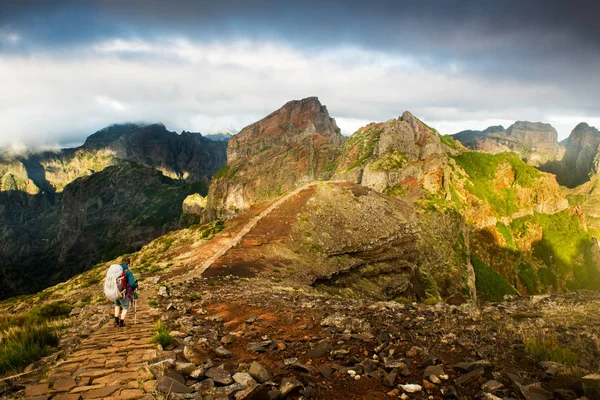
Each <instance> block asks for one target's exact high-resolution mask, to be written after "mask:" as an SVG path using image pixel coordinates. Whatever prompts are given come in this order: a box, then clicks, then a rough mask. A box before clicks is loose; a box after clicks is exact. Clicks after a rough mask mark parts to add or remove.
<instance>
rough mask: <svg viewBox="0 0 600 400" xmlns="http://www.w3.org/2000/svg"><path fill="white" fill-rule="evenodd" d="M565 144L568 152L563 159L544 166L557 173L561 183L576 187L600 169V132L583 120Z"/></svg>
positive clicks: (545, 168) (547, 169)
mask: <svg viewBox="0 0 600 400" xmlns="http://www.w3.org/2000/svg"><path fill="white" fill-rule="evenodd" d="M564 145H565V147H566V152H565V155H564V157H563V158H562V160H560V161H558V162H554V163H548V164H547V165H544V166H543V167H542V168H543V169H544V170H546V171H548V172H551V173H553V174H556V178H557V179H558V182H559V183H560V184H561V185H563V186H567V187H569V188H574V187H576V186H579V185H581V184H583V183H585V182H587V181H589V180H590V177H591V176H592V175H594V174H597V173H598V171H599V170H600V155H599V154H600V151H599V146H600V132H599V131H598V130H597V129H596V128H594V127H593V126H589V125H588V124H586V123H585V122H582V123H580V124H579V125H577V126H576V127H575V129H573V131H572V132H571V135H569V137H568V138H567V139H566V140H565V141H564Z"/></svg>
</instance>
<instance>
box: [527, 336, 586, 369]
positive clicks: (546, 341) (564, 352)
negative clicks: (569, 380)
mask: <svg viewBox="0 0 600 400" xmlns="http://www.w3.org/2000/svg"><path fill="white" fill-rule="evenodd" d="M524 344H525V350H526V351H527V352H529V353H531V354H533V355H534V356H535V357H537V358H538V359H539V360H540V361H553V362H557V363H561V364H564V365H575V364H577V362H578V361H579V356H578V355H577V354H576V353H575V352H574V351H573V350H571V349H569V348H566V347H562V346H561V345H560V344H558V342H557V340H556V338H555V337H554V336H545V337H534V338H528V339H525V340H524Z"/></svg>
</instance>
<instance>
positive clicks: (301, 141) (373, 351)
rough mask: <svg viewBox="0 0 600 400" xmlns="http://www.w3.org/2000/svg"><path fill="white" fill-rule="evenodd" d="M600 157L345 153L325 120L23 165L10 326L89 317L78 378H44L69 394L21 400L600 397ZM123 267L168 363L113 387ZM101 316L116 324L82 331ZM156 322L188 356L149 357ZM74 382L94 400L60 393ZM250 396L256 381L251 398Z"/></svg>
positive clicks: (416, 126)
mask: <svg viewBox="0 0 600 400" xmlns="http://www.w3.org/2000/svg"><path fill="white" fill-rule="evenodd" d="M597 136H599V135H598V131H597V130H596V129H595V128H592V127H589V126H587V125H585V124H580V125H578V126H577V127H576V128H575V129H574V130H573V133H572V134H571V136H570V138H569V139H567V140H566V141H564V142H562V143H558V141H557V135H556V131H555V130H554V129H553V128H552V127H551V126H550V125H548V124H541V123H529V122H516V123H515V124H513V125H512V126H511V127H509V128H508V129H504V128H503V127H490V128H489V129H488V130H486V131H482V132H477V131H469V132H462V133H460V134H457V135H455V136H454V138H456V139H457V140H454V138H453V136H450V135H442V134H440V133H439V132H438V131H437V130H435V129H434V128H431V127H429V126H428V125H426V124H425V123H424V122H422V121H421V120H419V119H418V118H417V117H416V116H414V115H413V114H411V113H410V112H408V111H406V112H404V113H402V114H401V115H400V116H399V117H398V118H394V119H390V120H388V121H385V122H376V123H371V124H368V125H366V126H364V127H362V128H360V129H359V130H358V131H357V132H355V133H354V134H353V135H352V136H350V137H348V138H346V137H344V136H342V135H341V133H340V130H339V128H338V127H337V124H336V122H335V120H334V119H333V118H331V117H330V115H329V113H328V110H327V108H326V107H325V106H324V105H322V104H321V103H320V101H319V100H318V99H317V98H316V97H310V98H306V99H303V100H296V101H291V102H288V103H286V104H285V105H284V106H282V107H281V108H280V109H279V110H277V111H275V112H273V113H271V114H269V115H268V116H266V117H265V118H263V119H262V120H260V121H257V122H255V123H253V124H251V125H249V126H247V127H246V128H244V129H242V130H241V131H240V132H239V133H237V134H236V135H233V136H232V137H231V138H229V139H228V141H209V140H208V139H205V138H204V137H203V136H201V135H199V134H192V133H187V132H183V133H182V134H181V135H177V134H176V133H172V132H168V131H167V130H166V128H165V127H164V126H162V125H147V126H140V125H122V126H112V127H109V128H106V129H104V130H102V131H99V132H97V133H95V134H93V135H91V136H90V137H89V138H88V139H87V141H86V142H85V144H84V145H83V146H81V147H80V148H77V149H70V150H64V151H62V152H60V153H42V154H38V155H30V156H28V157H25V156H21V157H15V156H11V157H12V158H10V157H8V156H4V158H3V160H2V163H0V175H1V176H0V179H1V182H2V191H0V220H1V221H2V228H0V235H2V236H1V237H2V242H1V243H2V245H1V246H0V264H1V266H2V268H1V271H0V274H2V280H1V282H2V286H1V287H0V290H1V292H2V293H5V294H6V295H5V296H4V297H12V296H14V295H17V294H18V295H21V296H19V297H12V298H9V299H7V300H4V301H3V302H2V303H0V304H2V308H3V311H5V312H6V313H10V314H15V315H18V314H20V313H27V312H29V310H32V309H35V308H36V307H41V306H43V305H44V304H55V303H57V302H58V303H61V304H68V305H69V307H70V308H74V311H72V312H71V316H70V317H69V319H68V321H70V322H69V324H70V328H68V330H67V333H66V335H67V336H66V337H67V338H68V339H66V340H65V339H63V342H62V343H63V344H61V346H62V347H61V351H63V352H64V356H63V355H61V356H60V357H64V360H63V361H60V362H59V364H58V365H56V362H55V360H53V359H47V360H46V364H44V362H41V364H36V366H37V367H40V368H42V367H43V368H47V369H48V370H49V371H50V373H49V376H48V377H47V378H41V377H39V376H36V375H35V374H34V375H32V376H31V377H29V378H28V377H26V378H24V379H25V380H24V381H16V382H14V383H12V384H11V385H9V386H8V387H5V388H4V389H5V390H7V391H8V392H10V393H20V394H19V395H23V394H25V395H26V397H34V396H33V395H31V396H29V395H28V394H27V393H29V394H32V393H34V391H33V390H34V389H33V388H38V389H39V390H40V393H42V395H46V394H47V395H48V396H53V395H55V394H56V396H55V397H53V398H59V397H58V396H60V395H65V396H66V395H69V394H70V395H75V394H79V393H84V394H83V395H82V396H83V398H87V397H86V396H88V397H89V396H92V397H93V394H88V393H95V392H93V391H95V390H106V391H107V392H109V391H110V394H109V395H107V396H110V395H112V396H117V397H115V398H119V393H120V396H125V395H126V394H127V395H131V396H132V397H131V398H147V399H150V398H160V396H162V395H164V393H165V392H167V395H169V393H170V395H171V396H172V397H173V398H192V396H195V397H194V398H201V399H207V398H212V399H215V398H219V399H221V398H222V399H226V398H236V399H263V398H264V399H267V398H268V399H272V398H283V397H285V398H289V399H295V398H310V397H313V398H323V399H325V398H327V399H329V398H331V399H338V398H339V399H341V398H356V399H359V398H371V399H386V398H403V399H405V398H475V397H477V398H480V397H481V398H487V399H495V398H502V397H504V398H526V399H534V398H535V399H550V398H561V399H562V398H564V399H570V398H577V397H581V396H583V395H584V394H588V395H589V393H592V394H593V393H595V392H594V390H595V389H594V387H595V386H594V385H596V384H597V381H595V380H594V379H595V378H593V377H594V376H595V375H593V372H594V371H597V370H598V368H599V367H600V366H599V365H598V358H597V355H598V354H600V347H598V343H600V342H599V341H598V340H599V339H598V338H599V337H600V332H599V331H598V329H597V323H596V322H597V321H596V320H595V319H594V318H595V317H593V316H592V317H591V318H592V319H591V320H589V321H588V320H587V319H586V318H587V317H586V315H588V314H589V313H590V310H591V309H593V308H594V307H596V305H597V304H598V294H597V292H598V291H600V244H599V242H598V237H599V236H598V235H599V233H600V211H598V207H599V206H598V204H599V199H598V196H599V195H600V194H599V192H598V190H597V186H598V175H597V168H598V165H597V164H598V163H597V161H598V158H599V157H600V156H598V145H599V144H600V140H598V141H596V138H597ZM467 147H469V148H472V149H469V148H467ZM123 255H127V256H129V257H131V258H132V270H133V271H134V273H135V274H136V277H137V278H138V280H139V282H140V284H141V288H142V289H141V293H142V294H141V300H140V301H141V306H142V307H144V310H146V311H144V314H143V318H144V319H143V321H144V322H143V323H144V324H145V325H143V329H142V330H141V331H140V333H135V330H133V329H132V328H128V329H132V331H131V332H132V334H133V335H136V336H135V337H133V338H132V341H139V344H135V345H134V344H132V345H133V346H134V347H133V350H134V351H135V349H136V348H137V346H139V349H143V350H144V351H147V352H148V353H147V354H148V356H147V357H146V355H144V356H143V359H142V360H137V359H136V362H133V361H132V360H133V358H132V360H129V359H128V361H127V368H136V367H138V368H139V371H140V372H139V373H138V372H135V373H134V372H131V373H132V374H133V375H131V379H129V378H128V383H118V382H117V381H113V380H114V379H116V377H112V374H113V373H115V374H116V372H115V371H112V369H113V368H109V367H108V364H107V363H108V362H109V361H108V360H107V359H106V354H105V353H104V352H103V351H104V347H102V346H108V347H106V348H110V345H109V344H106V343H105V342H104V340H105V339H104V336H103V335H105V334H106V329H107V326H108V324H109V323H110V321H108V317H109V315H108V310H107V308H108V307H110V306H108V305H106V301H105V299H104V296H103V295H102V288H101V285H102V279H103V278H104V274H105V272H106V268H107V267H108V265H110V264H111V263H113V262H116V261H117V260H119V259H120V257H121V256H123ZM23 282H27V286H26V287H24V283H23ZM36 292H38V293H36ZM70 308H69V309H70ZM94 313H97V315H100V314H102V315H104V316H99V317H96V318H95V319H94V320H93V321H92V322H90V323H86V324H83V323H81V322H79V323H81V326H80V327H78V326H77V324H78V322H77V321H79V320H78V318H87V317H89V316H90V315H93V314H94ZM569 313H571V314H572V315H569ZM85 316H87V317H85ZM151 320H153V321H158V322H159V323H162V324H164V325H165V326H166V327H167V329H168V330H169V331H170V335H172V343H169V344H167V343H164V345H163V344H161V345H158V346H157V347H156V349H154V348H151V347H149V344H148V343H147V341H145V340H146V339H147V338H146V337H142V336H141V335H142V334H145V335H149V334H150V333H149V331H150V325H149V322H148V321H151ZM107 321H108V322H107ZM138 336H139V337H138ZM546 340H547V341H548V342H546ZM67 342H69V346H72V347H73V348H75V347H76V346H78V344H79V343H80V342H81V343H83V344H81V346H88V347H87V348H89V349H90V351H93V352H94V354H95V357H97V360H99V361H98V362H100V364H98V365H96V364H95V363H92V365H95V366H92V367H89V369H90V370H91V372H90V373H91V374H92V375H94V374H96V373H97V374H98V375H94V376H90V379H87V378H86V377H85V375H86V374H87V373H88V372H86V370H85V369H81V370H76V371H70V370H69V368H70V367H69V365H71V364H74V363H76V360H75V361H73V357H77V356H74V355H73V354H72V353H71V351H72V348H71V347H68V346H67V345H66V343H67ZM99 343H102V344H99ZM132 343H133V342H132ZM136 343H138V342H136ZM142 343H143V344H142ZM546 348H550V349H553V350H552V351H555V352H556V353H557V354H558V353H560V354H561V356H560V357H559V356H557V355H556V354H554V353H552V354H551V355H548V354H542V353H543V351H542V350H543V349H546ZM192 349H193V350H192ZM540 349H542V350H540ZM107 351H108V350H107ZM75 354H76V353H75ZM140 354H141V353H140ZM144 354H146V353H144ZM193 354H196V355H197V356H198V357H200V358H202V359H203V360H204V361H201V362H200V361H198V359H197V358H194V356H193ZM57 357H58V356H57ZM135 357H137V356H135ZM140 357H142V356H140ZM208 357H210V359H208ZM207 359H208V361H210V363H208V361H206V360H207ZM138 361H139V362H138ZM213 361H214V364H213ZM184 364H187V366H186V365H184ZM190 364H194V365H193V366H192V365H190ZM209 364H210V365H209ZM254 364H259V366H260V368H263V369H265V373H267V374H268V375H269V379H264V380H262V381H261V380H260V379H262V378H258V376H260V374H258V373H257V369H260V368H259V366H255V365H254ZM61 365H62V367H61ZM132 365H133V367H132ZM217 365H220V366H221V367H217ZM192 367H193V368H192ZM86 368H87V367H86ZM200 369H201V371H199V370H200ZM216 370H219V371H216ZM77 371H78V372H77ZM106 371H109V372H106ZM123 371H125V369H124V370H123ZM260 371H262V370H260ZM71 372H75V375H76V376H75V378H74V380H73V385H76V386H74V388H71V389H69V391H61V390H59V389H56V387H57V384H56V380H57V379H64V378H65V376H66V375H68V373H71ZM104 372H106V374H105V373H104ZM127 373H130V369H127ZM261 373H262V372H261ZM140 374H142V375H143V376H142V375H140ZM237 374H249V376H250V375H251V376H252V378H251V379H253V380H256V381H254V382H253V381H250V380H245V381H244V382H245V384H243V383H240V382H241V381H240V382H238V381H237V380H236V381H235V382H236V383H234V381H233V379H235V375H237ZM134 375H135V377H134ZM244 377H245V375H244ZM584 377H585V378H584ZM590 377H591V378H590ZM109 378H110V379H109ZM113 378H114V379H113ZM167 378H168V379H167ZM238 378H239V379H241V377H240V375H238ZM28 379H29V380H28ZM86 379H87V380H86ZM111 379H113V380H111ZM169 379H170V380H169ZM244 379H245V378H244ZM136 380H138V381H139V383H138V381H136ZM172 381H177V382H178V383H179V385H182V386H178V385H175V384H174V383H173V382H172ZM82 382H83V383H82ZM119 382H120V381H119ZM134 382H135V383H134ZM148 382H149V383H148ZM165 382H166V383H168V384H170V385H171V386H169V387H167V388H166V389H165V387H166V386H165V384H166V383H165ZM252 382H253V383H252ZM119 385H121V386H119ZM125 385H128V386H125ZM236 385H238V386H236ZM417 386H418V388H417ZM77 387H81V388H82V389H79V390H78V389H77ZM175 387H177V388H178V390H181V391H180V392H179V394H176V393H174V392H173V390H172V389H173V388H175ZM52 388H54V389H52ZM0 389H2V387H1V386H0ZM28 390H29V392H28ZM53 390H54V391H53ZM134 392H135V394H134ZM269 393H271V394H269ZM198 396H199V397H198ZM209 396H212V397H209ZM269 396H270V397H269ZM277 396H279V397H277ZM369 396H370V397H369ZM498 396H502V397H498ZM65 398H66V397H65ZM590 398H593V396H592V397H590Z"/></svg>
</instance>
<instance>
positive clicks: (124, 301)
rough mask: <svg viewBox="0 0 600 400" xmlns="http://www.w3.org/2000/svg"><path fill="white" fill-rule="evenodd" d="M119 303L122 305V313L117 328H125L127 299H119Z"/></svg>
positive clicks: (127, 307)
mask: <svg viewBox="0 0 600 400" xmlns="http://www.w3.org/2000/svg"><path fill="white" fill-rule="evenodd" d="M121 303H122V304H123V311H122V312H121V320H120V321H119V326H125V317H126V316H127V310H128V309H129V299H121Z"/></svg>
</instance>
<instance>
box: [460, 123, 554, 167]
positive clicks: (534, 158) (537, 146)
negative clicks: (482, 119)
mask: <svg viewBox="0 0 600 400" xmlns="http://www.w3.org/2000/svg"><path fill="white" fill-rule="evenodd" d="M499 128H502V127H489V128H488V129H486V130H484V131H481V132H474V133H472V134H470V133H469V132H468V131H466V132H459V133H457V134H455V135H454V138H455V139H456V140H459V141H460V142H461V143H462V144H463V145H465V146H466V147H468V148H470V149H473V150H478V151H483V152H488V153H492V154H497V153H502V152H507V151H512V152H515V153H517V154H519V157H521V158H522V159H523V160H524V161H525V162H527V163H528V164H530V165H533V166H536V167H539V166H541V165H544V164H546V163H548V162H551V161H554V160H560V159H561V158H562V157H563V154H564V152H565V149H564V147H563V146H561V145H560V144H559V143H558V133H557V132H556V130H555V129H554V128H553V127H552V125H550V124H545V123H542V122H528V121H517V122H515V123H514V124H512V125H511V126H509V127H508V128H507V129H501V130H500V129H499Z"/></svg>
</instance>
